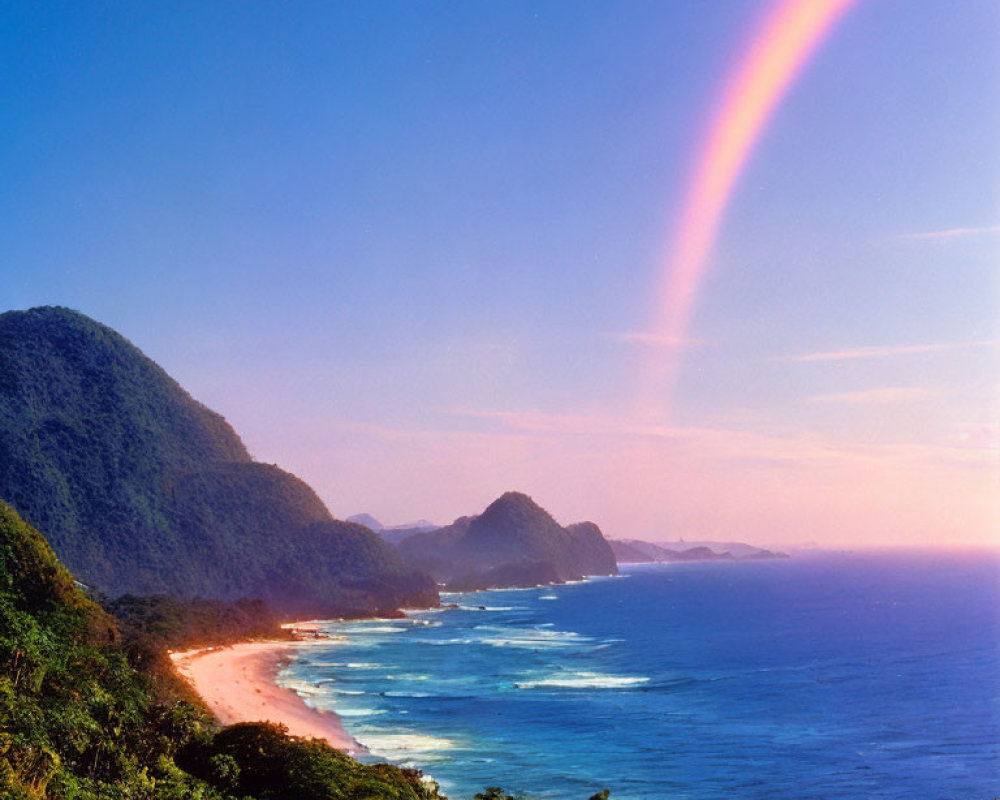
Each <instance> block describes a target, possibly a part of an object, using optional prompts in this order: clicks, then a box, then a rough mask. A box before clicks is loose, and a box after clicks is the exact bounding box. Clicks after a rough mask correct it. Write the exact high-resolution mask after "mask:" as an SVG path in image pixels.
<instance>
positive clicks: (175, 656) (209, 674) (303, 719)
mask: <svg viewBox="0 0 1000 800" xmlns="http://www.w3.org/2000/svg"><path fill="white" fill-rule="evenodd" d="M295 649H296V643H295V642H288V641H274V642H246V643H243V644H235V645H229V646H226V647H208V648H201V649H198V650H187V651H184V652H178V653H171V655H170V658H171V659H172V660H173V662H174V665H175V666H176V668H177V670H178V671H179V672H180V674H181V675H183V676H184V677H185V678H187V679H188V680H189V681H190V682H191V684H192V685H193V686H194V688H195V690H196V691H197V692H198V694H200V695H201V696H202V698H203V699H204V700H205V703H206V704H207V705H208V707H209V708H210V709H211V710H212V711H213V712H214V713H215V715H216V716H217V717H218V718H219V721H220V722H221V723H223V724H224V725H231V724H233V723H235V722H261V721H270V722H280V723H282V724H284V725H287V726H288V732H289V733H290V734H291V735H293V736H312V737H315V738H317V739H325V740H326V741H327V742H329V743H330V744H331V745H332V746H333V747H336V748H337V749H338V750H343V751H345V752H350V753H357V752H361V751H363V750H364V747H363V746H362V745H361V744H360V743H359V742H357V741H356V740H355V739H353V738H352V737H351V736H350V734H348V733H347V731H346V730H344V726H343V725H342V724H341V722H340V718H339V717H338V716H337V715H336V714H333V713H332V712H329V711H320V710H318V709H315V708H310V707H309V706H307V705H306V704H305V702H304V701H303V700H302V698H301V697H299V696H298V695H297V694H296V693H295V692H293V691H292V690H291V689H283V688H281V687H280V686H278V685H277V684H276V683H275V678H276V677H277V675H278V671H279V669H280V668H281V662H282V661H283V660H285V659H287V658H289V657H290V656H292V655H293V654H294V652H295Z"/></svg>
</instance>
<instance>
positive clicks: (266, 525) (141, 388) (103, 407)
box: [0, 308, 437, 616]
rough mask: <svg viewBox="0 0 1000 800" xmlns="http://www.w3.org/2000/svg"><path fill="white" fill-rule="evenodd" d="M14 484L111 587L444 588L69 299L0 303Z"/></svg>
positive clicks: (385, 596)
mask: <svg viewBox="0 0 1000 800" xmlns="http://www.w3.org/2000/svg"><path fill="white" fill-rule="evenodd" d="M0 497H3V498H4V499H6V500H7V501H8V502H10V503H11V504H12V505H13V506H14V507H15V508H16V509H17V510H18V511H19V512H20V514H21V515H22V516H23V517H24V518H25V519H27V520H28V521H30V522H31V523H32V524H34V525H36V526H37V527H38V528H39V529H41V530H44V531H45V532H46V535H47V536H48V537H49V539H50V541H51V544H52V547H53V548H54V549H55V551H56V552H57V553H58V554H59V557H60V558H61V559H62V560H63V561H64V562H65V563H66V565H67V566H68V567H69V568H70V569H71V570H72V571H73V574H74V575H76V576H77V577H79V578H80V580H82V581H84V582H85V583H86V584H88V585H90V586H93V587H94V588H96V589H98V590H100V591H101V592H104V593H106V594H108V595H119V594H124V593H131V594H155V593H161V592H166V593H170V594H180V595H187V596H192V597H193V596H202V597H214V598H220V599H227V600H235V599H238V598H240V597H258V598H261V599H263V600H265V601H266V602H268V603H269V605H271V606H272V607H273V608H275V609H276V610H277V611H278V612H279V613H282V614H284V615H286V616H288V615H304V616H315V615H321V614H322V615H329V616H333V615H364V614H371V613H386V612H389V611H391V610H392V609H395V608H398V607H399V606H400V605H406V604H410V605H431V604H434V603H435V602H436V600H437V596H436V589H435V586H434V584H433V581H431V579H430V578H429V577H427V576H421V575H415V574H413V572H412V570H411V569H409V568H407V567H406V566H405V565H404V564H403V562H402V561H401V560H400V559H399V557H398V556H397V554H396V553H395V552H394V550H393V549H392V547H391V546H389V545H387V544H386V543H385V542H383V541H381V540H380V539H379V538H378V537H377V536H376V535H374V534H373V533H372V532H371V531H369V530H368V529H366V528H364V527H362V526H360V525H353V524H351V523H346V522H339V521H336V520H334V519H333V518H332V517H331V516H330V514H329V512H328V511H327V509H326V507H325V506H324V505H323V503H322V502H321V501H320V500H319V498H318V497H317V496H316V494H315V493H314V492H313V490H312V489H310V488H309V487H308V486H307V485H306V484H305V483H303V482H302V481H301V480H299V479H298V478H296V477H295V476H294V475H291V474H289V473H287V472H284V471H282V470H280V469H278V467H276V466H273V465H269V464H259V463H256V462H254V461H253V460H252V459H251V458H250V456H249V454H248V453H247V451H246V448H245V447H244V446H243V443H242V442H241V441H240V439H239V437H238V436H237V435H236V433H235V432H234V431H233V429H232V428H231V427H230V426H229V424H228V423H227V422H226V421H225V420H224V419H223V418H222V417H221V416H219V415H218V414H215V413H214V412H212V411H210V410H208V409H207V408H205V407H204V406H202V405H201V404H199V403H197V402H196V401H195V400H193V399H192V398H191V397H190V396H189V395H188V394H187V393H186V392H185V391H184V390H183V389H182V388H181V387H180V386H179V385H178V384H177V383H176V382H175V381H174V380H173V379H172V378H170V376H168V375H167V374H166V373H165V372H164V371H163V370H162V369H161V368H160V367H159V366H157V365H156V364H155V363H153V362H152V361H151V360H150V359H148V358H147V357H146V356H144V355H143V354H142V353H141V352H140V351H139V350H138V349H137V348H136V347H134V346H133V345H132V344H131V343H130V342H128V341H127V340H126V339H124V338H123V337H122V336H120V335H119V334H117V333H115V332H114V331H113V330H111V329H110V328H107V327H105V326H103V325H99V324H98V323H96V322H94V321H93V320H91V319H89V318H87V317H85V316H83V315H82V314H79V313H77V312H74V311H70V310H68V309H64V308H37V309H32V310H30V311H24V312H9V313H6V314H2V315H0Z"/></svg>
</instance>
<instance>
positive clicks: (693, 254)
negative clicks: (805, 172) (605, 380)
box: [641, 0, 855, 414]
mask: <svg viewBox="0 0 1000 800" xmlns="http://www.w3.org/2000/svg"><path fill="white" fill-rule="evenodd" d="M854 2H855V0H778V2H776V3H775V4H774V5H773V7H772V8H771V10H770V13H769V14H768V15H767V16H766V18H765V19H764V23H763V25H762V26H761V28H760V29H759V31H758V32H757V34H756V36H755V37H754V38H753V40H752V42H751V44H750V47H749V48H748V49H747V51H746V53H745V54H744V55H743V56H742V57H741V58H740V59H739V61H738V63H737V64H736V66H735V68H734V70H733V72H732V74H731V76H730V78H729V81H728V85H727V88H726V90H725V93H724V94H723V96H722V100H721V104H720V105H719V107H718V110H717V111H716V113H715V116H714V120H713V122H712V124H711V127H710V133H709V135H708V138H707V140H706V143H705V148H704V150H703V151H702V152H701V153H700V154H699V156H698V160H697V166H696V168H695V170H694V176H693V179H692V181H691V185H690V187H689V189H688V192H687V199H686V201H685V204H684V210H683V212H682V214H681V217H680V220H679V222H678V224H677V226H676V230H675V232H674V235H673V242H672V250H671V253H670V255H669V257H668V261H667V264H666V267H665V271H664V278H663V284H662V286H661V287H660V290H659V295H658V303H657V309H656V320H655V324H654V328H655V333H654V334H653V335H654V336H657V337H662V339H663V341H667V342H683V341H684V340H685V337H686V334H687V328H688V322H689V320H690V317H691V311H692V308H693V306H694V302H695V298H696V295H697V292H698V286H699V285H700V283H701V280H702V277H703V275H704V274H705V269H706V266H707V260H708V256H709V253H710V252H711V249H712V245H713V243H714V241H715V238H716V236H717V234H718V231H719V226H720V224H721V222H722V216H723V212H724V211H725V209H726V205H727V203H728V202H729V199H730V197H731V196H732V193H733V189H734V187H735V185H736V181H737V179H738V178H739V176H740V173H741V172H742V171H743V168H744V166H745V165H746V163H747V160H748V159H749V158H750V155H751V153H752V151H753V147H754V145H755V144H756V142H757V140H758V139H759V138H760V136H761V134H762V133H763V131H764V128H765V126H766V125H767V122H768V119H770V117H771V115H772V114H773V113H774V111H775V109H776V108H777V106H778V104H779V103H780V102H781V99H782V97H783V96H784V95H785V93H786V92H787V91H788V89H789V87H790V86H791V85H792V83H793V82H794V81H795V79H796V78H797V77H798V75H799V74H800V73H801V72H802V69H803V68H804V66H805V64H806V62H807V61H808V59H809V57H810V56H811V55H812V54H813V52H815V50H816V48H817V47H818V46H819V45H820V43H821V42H822V41H823V39H824V38H825V37H826V36H827V34H828V33H829V32H830V31H831V30H832V29H833V27H834V26H835V25H836V23H837V21H838V20H839V19H840V17H841V15H843V14H844V12H845V11H847V10H848V8H849V7H850V6H851V5H853V3H854ZM650 352H651V354H652V355H651V357H650V361H649V364H648V381H647V386H646V387H645V389H644V392H643V395H642V398H641V410H642V411H643V412H646V413H649V412H650V411H654V410H655V411H658V412H659V413H660V414H662V413H663V410H664V408H665V404H666V403H667V402H668V400H669V392H670V389H671V383H672V381H673V378H674V372H675V371H676V369H677V366H678V362H679V352H680V351H679V348H676V347H671V348H652V349H651V350H650Z"/></svg>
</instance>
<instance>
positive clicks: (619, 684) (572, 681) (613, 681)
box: [514, 671, 649, 689]
mask: <svg viewBox="0 0 1000 800" xmlns="http://www.w3.org/2000/svg"><path fill="white" fill-rule="evenodd" d="M644 683H649V678H643V677H628V676H624V675H605V674H603V673H600V672H583V671H581V672H567V673H558V674H555V675H550V676H548V677H545V678H541V679H539V680H531V681H518V682H517V683H516V684H514V685H515V687H516V688H518V689H629V688H631V687H633V686H641V685H642V684H644Z"/></svg>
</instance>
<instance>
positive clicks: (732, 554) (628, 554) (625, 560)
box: [608, 539, 788, 564]
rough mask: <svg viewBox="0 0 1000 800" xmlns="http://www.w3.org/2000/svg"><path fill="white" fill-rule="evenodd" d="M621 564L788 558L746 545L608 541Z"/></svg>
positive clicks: (680, 541)
mask: <svg viewBox="0 0 1000 800" xmlns="http://www.w3.org/2000/svg"><path fill="white" fill-rule="evenodd" d="M608 544H610V545H611V549H612V550H613V551H614V554H615V559H616V560H617V562H618V563H619V564H649V563H664V562H671V561H758V560H762V559H771V558H788V555H787V554H786V553H777V552H773V551H771V550H766V549H764V548H762V547H754V546H753V545H750V544H745V543H744V542H685V541H684V540H683V539H681V540H679V541H676V542H659V543H653V542H644V541H642V540H640V539H609V540H608Z"/></svg>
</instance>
